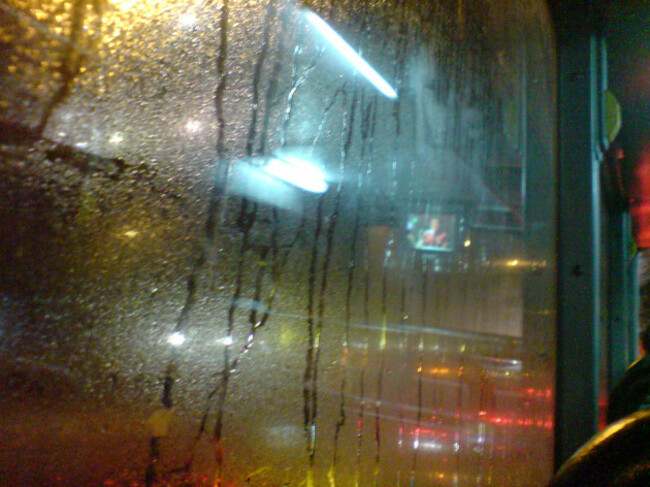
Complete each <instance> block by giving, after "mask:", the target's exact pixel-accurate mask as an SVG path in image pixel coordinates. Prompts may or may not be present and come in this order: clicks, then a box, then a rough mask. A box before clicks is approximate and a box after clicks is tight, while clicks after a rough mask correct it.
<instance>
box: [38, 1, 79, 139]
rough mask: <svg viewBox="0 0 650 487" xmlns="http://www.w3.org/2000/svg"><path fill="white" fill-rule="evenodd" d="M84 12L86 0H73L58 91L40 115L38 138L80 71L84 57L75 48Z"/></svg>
mask: <svg viewBox="0 0 650 487" xmlns="http://www.w3.org/2000/svg"><path fill="white" fill-rule="evenodd" d="M85 12H86V0H75V2H74V3H73V4H72V18H71V25H70V34H69V36H68V38H69V42H67V43H66V44H65V51H64V53H63V59H62V60H61V64H60V65H59V67H58V69H57V71H58V73H59V74H60V75H61V83H60V85H59V89H58V90H57V91H56V93H55V94H54V96H53V97H52V99H51V100H50V102H49V103H48V104H47V106H46V107H45V109H44V110H43V115H41V120H40V122H39V124H38V126H37V128H36V133H37V134H38V136H39V137H42V136H43V132H45V128H46V127H47V123H48V121H49V120H50V117H51V116H52V113H53V112H54V110H55V109H56V107H57V106H59V105H60V104H61V103H62V102H63V100H65V98H66V97H67V96H68V95H69V94H70V90H71V89H72V85H73V83H74V80H75V78H76V77H77V75H78V74H79V71H80V70H81V66H82V64H83V61H84V56H83V55H82V54H80V53H78V52H77V50H76V49H75V46H76V45H77V44H78V42H79V38H80V37H81V35H82V32H83V28H84V25H83V23H84V16H85Z"/></svg>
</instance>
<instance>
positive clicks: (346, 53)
mask: <svg viewBox="0 0 650 487" xmlns="http://www.w3.org/2000/svg"><path fill="white" fill-rule="evenodd" d="M303 14H304V16H305V19H307V21H308V22H309V23H310V24H311V25H312V26H313V27H314V28H315V29H316V30H317V31H318V32H319V33H320V34H321V35H322V36H323V37H324V38H325V40H327V42H329V43H330V45H331V46H332V47H334V48H335V49H336V50H337V51H338V52H340V53H341V54H342V55H343V57H344V58H345V59H346V60H347V61H348V62H349V63H350V64H352V66H354V67H355V68H356V69H357V70H358V71H359V72H360V73H361V74H362V75H364V76H365V77H366V79H367V80H368V81H370V82H371V83H372V84H373V85H374V86H375V88H377V89H378V90H379V91H380V92H381V93H382V94H383V95H385V96H386V97H388V98H390V99H391V100H395V99H397V92H396V91H395V90H394V89H393V87H392V86H391V85H389V84H388V82H387V81H386V80H385V79H384V78H382V77H381V75H380V74H379V73H378V72H377V71H375V69H374V68H373V67H372V66H370V64H368V62H367V61H366V60H365V59H363V58H362V57H361V56H359V55H358V54H357V53H356V52H355V51H354V49H352V47H350V45H349V44H348V43H347V42H345V40H344V39H343V38H342V37H341V36H340V35H338V34H337V33H336V31H335V30H334V29H332V28H331V27H330V26H329V25H328V24H327V22H325V21H324V20H323V19H321V18H320V17H319V16H318V15H316V14H315V13H313V12H310V11H309V10H303Z"/></svg>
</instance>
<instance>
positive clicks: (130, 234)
mask: <svg viewBox="0 0 650 487" xmlns="http://www.w3.org/2000/svg"><path fill="white" fill-rule="evenodd" d="M138 233H140V232H138V231H137V230H127V231H126V232H124V236H125V237H127V238H133V237H136V236H137V235H138Z"/></svg>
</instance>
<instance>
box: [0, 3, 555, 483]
mask: <svg viewBox="0 0 650 487" xmlns="http://www.w3.org/2000/svg"><path fill="white" fill-rule="evenodd" d="M0 18H1V20H2V21H1V23H0V35H1V37H0V39H1V43H0V49H1V51H2V54H1V55H0V80H1V82H2V90H0V125H1V127H0V195H2V196H1V198H0V358H1V362H0V363H1V365H0V384H1V388H2V391H1V393H0V436H1V437H2V441H1V442H0V452H1V454H0V483H2V484H3V485H21V486H36V485H38V486H42V485H47V486H70V485H79V486H86V485H87V486H98V485H102V486H172V485H173V486H190V485H191V486H208V485H209V486H238V485H259V486H262V485H266V486H294V487H298V486H307V487H313V486H324V485H329V486H336V485H339V486H349V485H352V486H360V485H361V486H379V485H381V486H389V485H391V486H400V485H414V486H415V485H440V486H447V485H449V486H465V485H473V486H475V485H481V486H521V485H527V486H535V485H540V486H541V485H544V484H545V481H546V480H547V479H548V477H549V476H550V474H551V468H552V461H551V458H552V426H553V425H552V411H553V401H552V397H553V387H552V384H553V367H554V358H553V340H554V324H555V301H554V299H555V298H554V296H555V293H554V289H553V283H554V275H555V254H554V252H555V250H554V248H555V235H554V228H555V215H554V207H555V201H554V194H555V172H554V171H555V169H554V167H555V140H554V133H555V115H554V112H555V85H554V63H555V51H554V44H553V32H552V29H551V26H550V21H549V14H548V12H547V10H546V3H545V2H543V1H541V0H540V1H538V0H525V1H521V0H504V1H499V2H495V1H488V0H475V1H472V2H467V1H465V0H432V1H431V2H414V1H411V0H386V1H374V0H372V1H371V0H367V1H366V0H354V1H346V0H341V1H339V0H322V1H305V2H303V3H299V2H296V3H293V2H287V1H285V0H255V1H253V0H205V1H195V2H182V1H177V0H65V1H63V0H0Z"/></svg>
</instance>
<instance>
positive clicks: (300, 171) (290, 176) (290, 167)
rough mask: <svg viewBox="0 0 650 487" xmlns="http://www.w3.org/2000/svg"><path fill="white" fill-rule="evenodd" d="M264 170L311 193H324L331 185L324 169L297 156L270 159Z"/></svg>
mask: <svg viewBox="0 0 650 487" xmlns="http://www.w3.org/2000/svg"><path fill="white" fill-rule="evenodd" d="M264 171H266V172H267V173H268V174H271V175H272V176H275V177H276V178H278V179H281V180H283V181H285V182H287V183H289V184H292V185H293V186H297V187H298V188H301V189H304V190H305V191H309V192H310V193H324V192H325V191H327V188H328V187H329V185H328V184H327V182H326V181H325V174H323V171H321V170H320V169H319V168H318V167H316V166H314V165H313V164H312V163H310V162H308V161H305V160H303V159H299V158H297V157H285V158H283V159H278V158H273V159H270V160H269V162H268V163H267V164H266V166H264Z"/></svg>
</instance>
